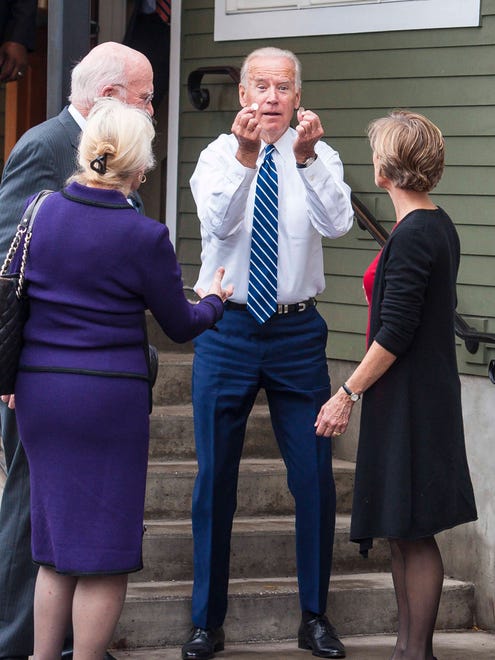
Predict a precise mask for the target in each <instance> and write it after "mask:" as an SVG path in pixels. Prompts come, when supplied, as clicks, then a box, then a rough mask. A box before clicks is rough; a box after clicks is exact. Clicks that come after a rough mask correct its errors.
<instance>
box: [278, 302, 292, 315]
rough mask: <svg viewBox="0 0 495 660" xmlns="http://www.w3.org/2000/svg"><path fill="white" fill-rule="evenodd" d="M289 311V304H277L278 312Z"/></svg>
mask: <svg viewBox="0 0 495 660" xmlns="http://www.w3.org/2000/svg"><path fill="white" fill-rule="evenodd" d="M288 313H289V305H283V304H282V303H279V304H278V305H277V314H288Z"/></svg>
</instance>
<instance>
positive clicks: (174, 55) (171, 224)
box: [98, 0, 182, 248]
mask: <svg viewBox="0 0 495 660" xmlns="http://www.w3.org/2000/svg"><path fill="white" fill-rule="evenodd" d="M126 7H127V2H126V0H112V2H108V0H105V1H104V2H100V8H99V22H100V31H99V34H98V41H99V43H102V42H103V41H117V42H120V41H122V39H123V36H124V33H125V27H126V22H125V18H126ZM181 9H182V0H172V22H171V25H170V30H171V32H170V82H169V95H168V141H167V190H166V192H165V195H166V200H167V201H166V208H165V218H166V221H167V227H168V230H169V232H170V240H171V242H172V245H173V246H174V248H175V246H176V241H177V183H178V176H177V169H178V163H179V97H180V43H181V20H180V17H181Z"/></svg>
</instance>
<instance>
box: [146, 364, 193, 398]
mask: <svg viewBox="0 0 495 660" xmlns="http://www.w3.org/2000/svg"><path fill="white" fill-rule="evenodd" d="M158 358H159V366H158V375H157V378H156V383H155V386H154V387H153V406H164V405H176V404H183V403H190V402H191V369H192V360H193V355H192V353H178V352H165V351H160V353H159V356H158Z"/></svg>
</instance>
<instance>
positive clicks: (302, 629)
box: [297, 614, 345, 658]
mask: <svg viewBox="0 0 495 660" xmlns="http://www.w3.org/2000/svg"><path fill="white" fill-rule="evenodd" d="M297 642H298V646H299V648H300V649H306V650H310V651H312V652H313V655H316V656H317V657H318V658H345V648H344V645H343V644H342V642H341V641H340V639H339V638H338V636H337V632H336V630H335V628H334V627H333V626H332V624H331V623H330V621H329V620H328V619H327V617H326V616H325V615H324V614H321V615H316V614H312V615H309V617H307V616H305V615H304V614H303V619H302V621H301V625H300V626H299V632H298V635H297Z"/></svg>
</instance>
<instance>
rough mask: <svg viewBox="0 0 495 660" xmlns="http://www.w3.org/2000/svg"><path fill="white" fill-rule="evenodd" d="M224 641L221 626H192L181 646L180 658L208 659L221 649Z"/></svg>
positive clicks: (185, 659)
mask: <svg viewBox="0 0 495 660" xmlns="http://www.w3.org/2000/svg"><path fill="white" fill-rule="evenodd" d="M224 643H225V633H224V632H223V628H193V630H192V633H191V636H190V637H189V639H188V640H187V642H186V643H185V644H184V646H183V647H182V660H209V658H213V656H214V655H215V653H217V651H223V648H224Z"/></svg>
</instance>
